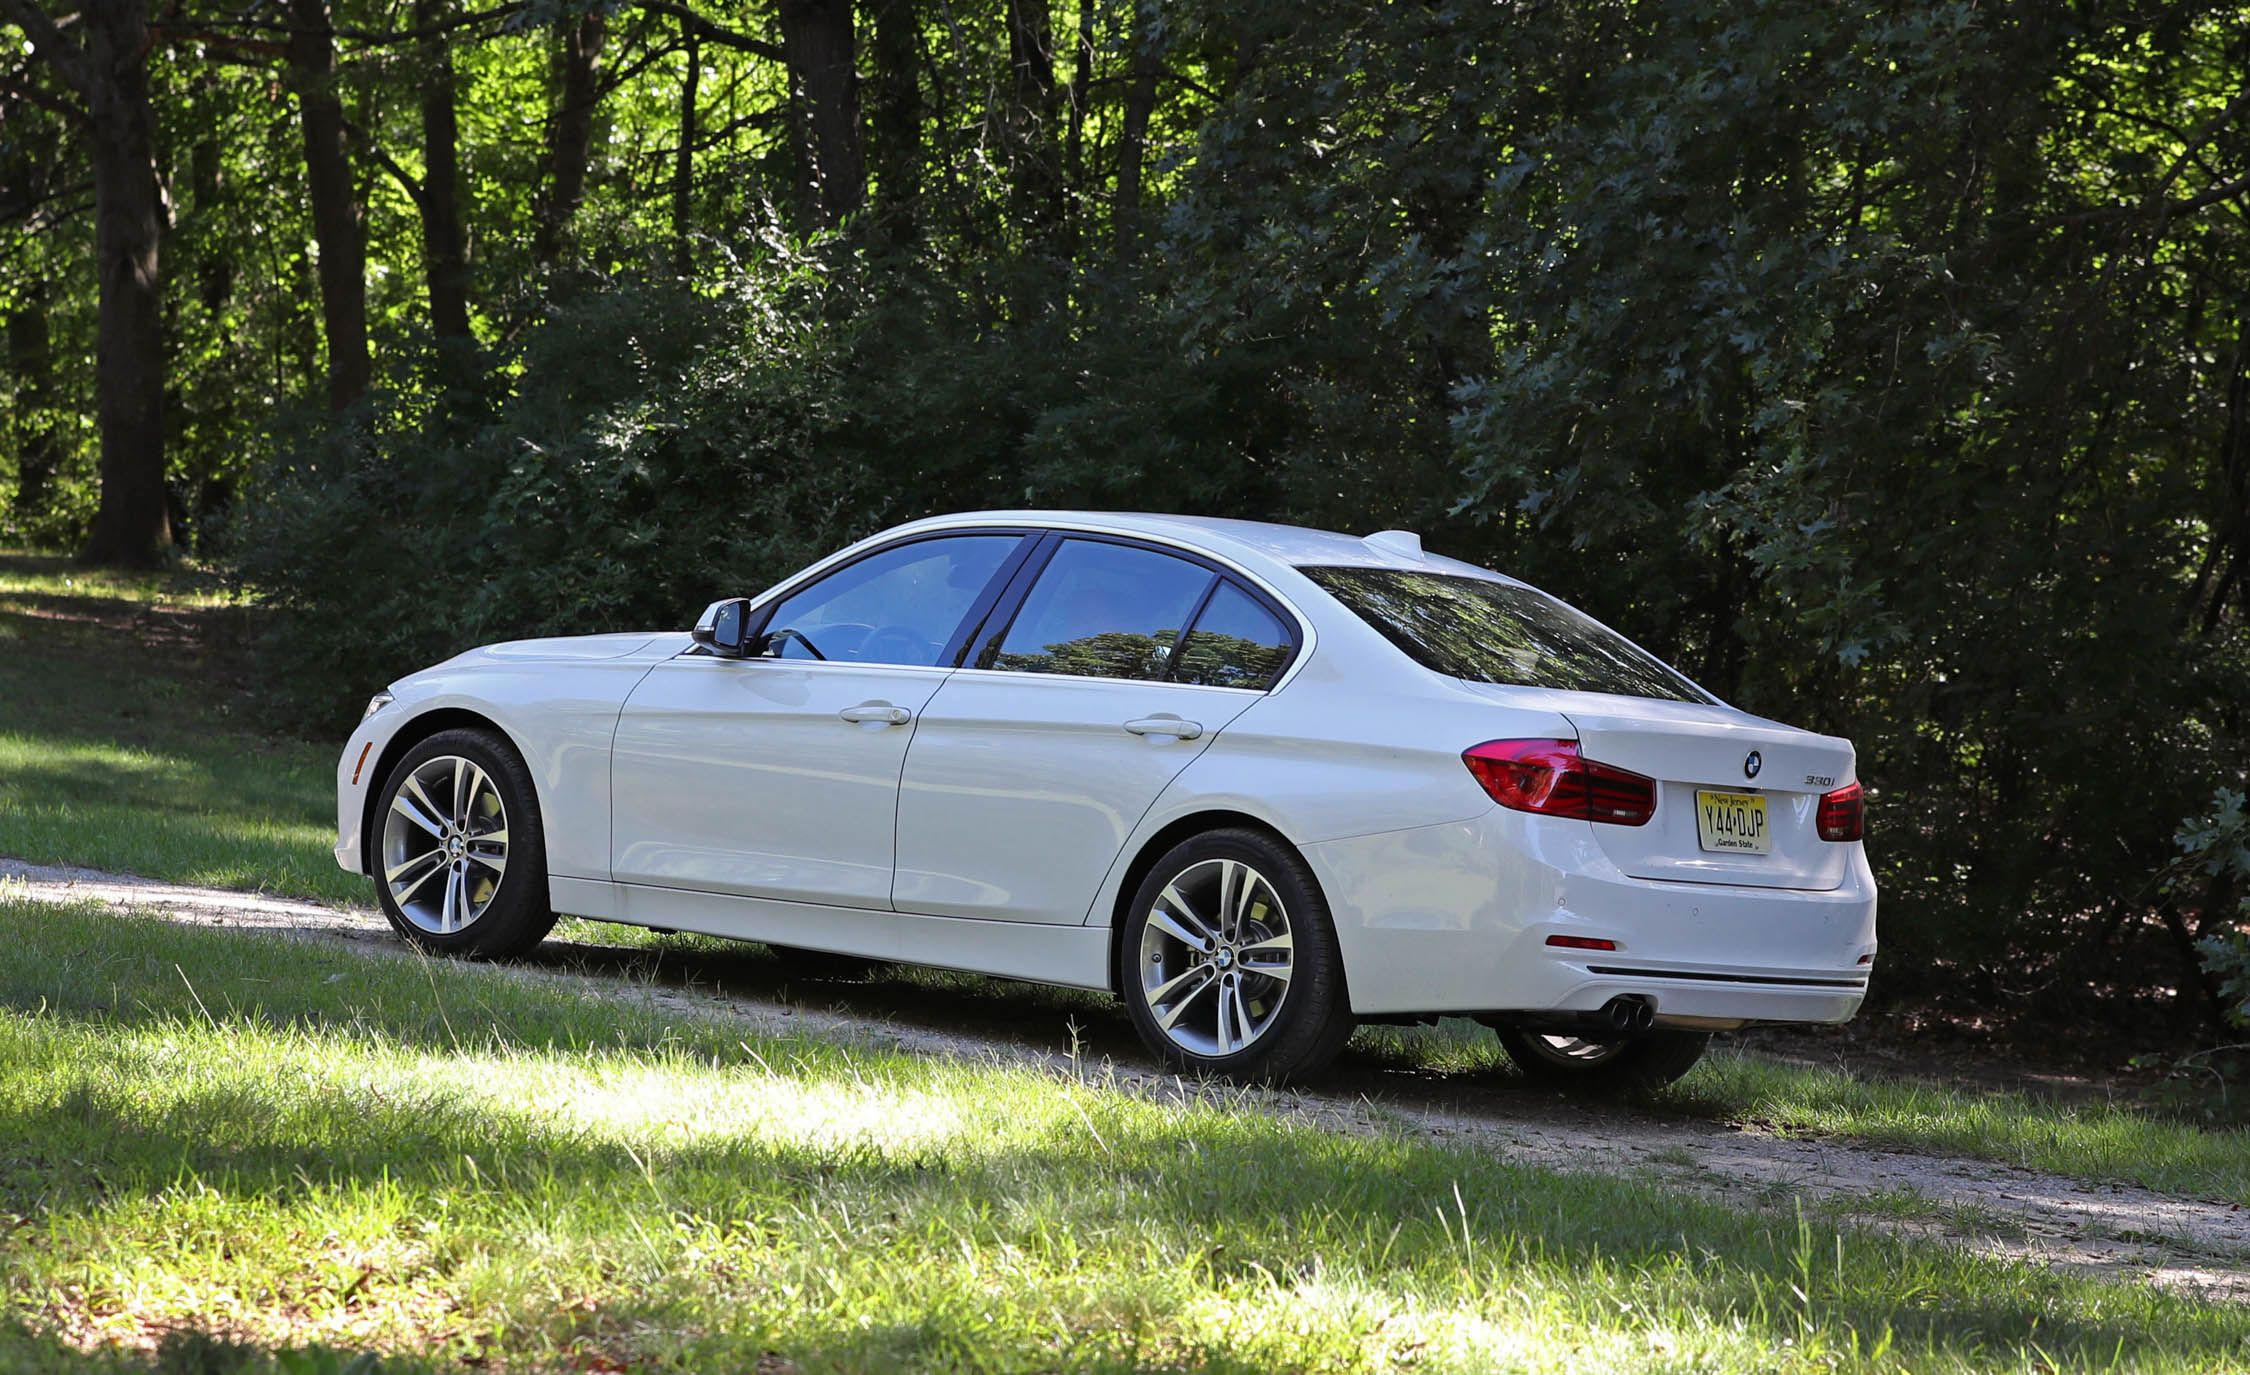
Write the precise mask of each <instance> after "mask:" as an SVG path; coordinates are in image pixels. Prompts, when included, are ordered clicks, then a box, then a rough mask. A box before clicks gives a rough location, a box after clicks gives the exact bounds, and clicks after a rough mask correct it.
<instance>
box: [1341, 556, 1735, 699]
mask: <svg viewBox="0 0 2250 1375" xmlns="http://www.w3.org/2000/svg"><path fill="white" fill-rule="evenodd" d="M1299 571H1301V572H1302V573H1304V575H1305V576H1306V577H1308V578H1311V579H1312V580H1313V581H1314V582H1316V583H1318V584H1320V585H1321V587H1323V588H1325V589H1326V590H1327V591H1328V593H1329V594H1330V595H1331V596H1333V597H1335V598H1336V600H1337V601H1340V602H1342V603H1343V604H1344V605H1345V606H1347V607H1349V608H1351V609H1352V611H1354V612H1355V613H1357V614H1358V616H1359V618H1360V619H1361V620H1363V621H1366V622H1367V623H1368V624H1369V625H1371V626H1374V627H1375V628H1376V629H1377V630H1379V631H1381V632H1382V633H1383V634H1384V636H1385V637H1386V638H1388V639H1389V640H1390V641H1391V643H1393V644H1395V645H1397V646H1398V647H1399V648H1400V649H1403V650H1405V651H1406V652H1407V654H1408V655H1410V656H1412V657H1413V659H1414V660H1415V661H1416V662H1417V663H1419V664H1421V665H1423V666H1424V667H1425V668H1429V669H1433V670H1435V671H1436V672H1439V673H1443V674H1445V675H1446V676H1447V677H1451V678H1466V679H1468V680H1469V681H1471V682H1476V683H1505V684H1508V685H1510V686H1514V687H1539V688H1557V689H1561V690H1564V691H1569V692H1609V693H1615V694H1617V695H1619V696H1622V697H1655V698H1661V699H1663V700H1666V701H1672V702H1709V701H1711V700H1713V699H1712V698H1711V697H1710V695H1709V694H1707V693H1705V692H1704V691H1703V690H1702V689H1700V688H1698V687H1696V686H1695V684H1693V683H1691V682H1689V681H1688V680H1687V679H1686V678H1684V677H1682V676H1681V675H1680V674H1679V672H1678V671H1676V670H1674V669H1673V668H1671V667H1669V666H1668V665H1666V664H1665V663H1664V662H1663V661H1662V660H1660V659H1658V658H1657V657H1656V656H1655V655H1653V654H1650V653H1648V652H1646V651H1645V650H1642V649H1640V648H1638V647H1636V646H1635V645H1634V644H1633V643H1632V642H1631V641H1629V640H1627V639H1626V638H1625V637H1624V636H1622V635H1619V634H1618V633H1617V632H1616V631H1613V630H1610V629H1608V628H1607V627H1605V626H1603V625H1602V624H1600V623H1599V622H1597V621H1595V620H1594V619H1593V618H1591V617H1589V616H1586V615H1585V614H1583V613H1581V612H1578V611H1575V610H1573V609H1572V608H1570V607H1568V606H1565V605H1563V604H1562V603H1561V602H1558V601H1556V600H1555V599H1554V598H1552V597H1550V596H1547V595H1546V594H1545V593H1542V592H1535V591H1533V590H1532V589H1530V588H1528V587H1520V586H1517V585H1516V584H1514V583H1504V582H1495V581H1492V580H1490V579H1486V578H1469V577H1462V576H1460V575H1459V574H1454V573H1422V572H1416V571H1414V570H1412V569H1406V568H1305V569H1301V570H1299Z"/></svg>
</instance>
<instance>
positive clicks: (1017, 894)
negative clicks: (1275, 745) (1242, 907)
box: [892, 670, 1258, 924]
mask: <svg viewBox="0 0 2250 1375" xmlns="http://www.w3.org/2000/svg"><path fill="white" fill-rule="evenodd" d="M1257 700H1258V697H1257V694H1255V693H1251V692H1243V691H1236V690H1230V689H1227V688H1212V687H1196V686H1190V685H1187V684H1181V683H1163V682H1122V681H1117V680H1114V679H1103V678H1075V677H1068V676H1063V675H1051V674H1033V673H1007V672H980V671H976V670H964V671H962V672H960V673H957V674H955V675H954V676H953V677H952V678H951V679H949V680H947V682H946V684H945V686H944V687H942V688H940V689H939V690H938V692H937V694H936V696H934V697H933V698H931V699H930V701H929V704H928V705H927V706H926V707H925V708H924V709H923V711H922V715H921V720H920V721H919V723H918V724H917V725H916V727H915V733H914V743H913V747H912V748H911V749H910V750H908V752H907V760H906V773H905V776H904V778H903V779H902V781H901V786H900V791H899V807H898V877H897V881H896V884H895V886H894V888H893V890H892V897H893V900H894V902H895V904H896V906H897V907H898V909H899V910H900V911H902V912H921V913H928V914H931V915H934V916H953V917H985V918H995V919H1000V920H1008V921H1026V922H1060V923H1067V924H1077V923H1080V922H1083V921H1084V920H1085V919H1086V912H1087V909H1088V908H1089V907H1090V906H1091V905H1092V904H1093V901H1094V892H1095V889H1096V888H1098V887H1099V886H1100V884H1101V881H1102V878H1103V876H1104V875H1105V874H1107V873H1108V871H1109V867H1110V864H1111V863H1112V862H1113V861H1114V860H1115V859H1116V858H1117V853H1118V851H1119V850H1121V849H1123V848H1124V846H1125V840H1126V837H1127V836H1128V835H1130V834H1131V832H1132V829H1133V827H1134V826H1135V825H1136V824H1138V823H1139V821H1140V819H1141V817H1142V816H1143V814H1145V813H1146V812H1147V811H1148V809H1149V807H1150V806H1151V805H1153V804H1154V803H1155V801H1156V797H1157V794H1158V793H1160V792H1162V791H1163V790H1164V788H1165V786H1166V785H1167V784H1169V783H1170V782H1171V781H1172V779H1173V778H1174V777H1176V776H1177V775H1178V774H1179V772H1180V770H1182V769H1184V768H1186V767H1187V766H1188V763H1189V761H1191V760H1193V759H1194V758H1195V757H1196V756H1197V755H1198V754H1200V753H1202V752H1203V750H1204V749H1205V748H1206V747H1208V746H1209V744H1210V743H1211V738H1212V737H1213V736H1214V735H1216V734H1218V732H1219V731H1220V730H1221V729H1222V728H1223V727H1225V726H1226V724H1227V723H1228V722H1230V721H1232V720H1233V719H1234V718H1235V717H1237V716H1239V715H1241V714H1242V712H1243V711H1244V710H1245V709H1247V708H1248V707H1249V705H1250V704H1251V703H1252V702H1254V701H1257ZM1165 717H1172V718H1177V719H1179V720H1180V721H1182V722H1183V725H1182V728H1181V733H1180V734H1169V733H1166V732H1165V731H1164V730H1163V729H1162V727H1161V725H1159V724H1157V722H1158V721H1159V720H1160V719H1161V718H1165ZM1187 722H1193V723H1195V724H1196V725H1198V726H1200V727H1201V731H1200V733H1193V732H1191V730H1190V728H1189V727H1188V726H1187V725H1186V724H1185V723H1187ZM1127 723H1132V726H1133V727H1134V728H1133V729H1130V730H1129V729H1127ZM1191 733H1192V734H1193V738H1186V737H1187V736H1188V735H1190V734H1191Z"/></svg>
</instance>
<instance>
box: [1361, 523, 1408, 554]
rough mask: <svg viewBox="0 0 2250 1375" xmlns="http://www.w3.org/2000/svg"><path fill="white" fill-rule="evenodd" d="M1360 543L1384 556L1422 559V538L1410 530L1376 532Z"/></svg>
mask: <svg viewBox="0 0 2250 1375" xmlns="http://www.w3.org/2000/svg"><path fill="white" fill-rule="evenodd" d="M1360 543H1361V544H1364V545H1366V546H1367V547H1368V548H1370V549H1375V550H1380V551H1381V552H1383V553H1385V554H1403V555H1405V556H1406V557H1407V558H1410V559H1418V558H1420V557H1422V537H1421V536H1420V535H1417V534H1415V533H1414V532H1413V531H1412V530H1377V531H1376V532H1375V533H1374V534H1372V535H1369V536H1368V537H1367V538H1365V539H1363V540H1361V541H1360Z"/></svg>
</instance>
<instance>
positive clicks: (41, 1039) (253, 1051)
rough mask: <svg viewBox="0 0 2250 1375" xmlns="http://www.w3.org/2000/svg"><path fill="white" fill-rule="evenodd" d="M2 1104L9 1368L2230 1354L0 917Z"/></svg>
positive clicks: (621, 1024) (1388, 1145)
mask: <svg viewBox="0 0 2250 1375" xmlns="http://www.w3.org/2000/svg"><path fill="white" fill-rule="evenodd" d="M0 1121H4V1124H5V1127H4V1130H0V1367H4V1368H7V1369H10V1370H26V1369H28V1370H38V1369H55V1370H64V1369H77V1368H79V1367H78V1365H77V1363H76V1362H77V1355H76V1353H77V1351H78V1350H79V1349H80V1348H81V1347H83V1346H85V1345H88V1344H97V1343H102V1342H121V1343H125V1344H127V1345H128V1346H129V1347H133V1348H146V1347H148V1346H150V1345H152V1344H156V1343H162V1342H166V1341H168V1342H169V1343H170V1344H171V1353H170V1357H169V1359H170V1360H171V1362H172V1364H173V1368H175V1369H198V1368H201V1369H213V1370H216V1369H225V1368H228V1367H227V1366H226V1365H224V1364H221V1363H219V1362H218V1361H217V1360H216V1359H214V1358H213V1353H214V1352H215V1351H218V1350H220V1346H219V1344H220V1343H225V1344H230V1345H233V1344H239V1346H238V1347H236V1349H231V1350H226V1351H224V1353H223V1354H224V1356H225V1359H227V1360H234V1359H236V1358H243V1359H244V1360H248V1359H249V1358H250V1356H249V1353H250V1352H258V1351H269V1350H288V1349H293V1348H303V1347H307V1346H310V1345H314V1344H318V1345H321V1346H324V1347H327V1348H329V1349H330V1350H331V1352H332V1353H333V1352H340V1351H349V1350H356V1349H367V1350H377V1351H381V1352H384V1353H387V1357H386V1360H385V1363H384V1368H385V1369H391V1368H394V1367H395V1368H399V1369H419V1368H436V1367H439V1366H444V1365H448V1364H451V1363H456V1362H469V1363H474V1364H477V1365H479V1366H484V1367H489V1368H509V1369H515V1368H533V1369H570V1370H618V1369H624V1368H632V1369H683V1370H698V1371H714V1370H728V1371H736V1370H739V1371H750V1370H752V1369H754V1368H763V1369H766V1370H778V1369H784V1368H786V1367H783V1366H781V1365H780V1364H779V1362H780V1361H781V1360H784V1359H785V1360H787V1361H789V1362H792V1363H794V1365H795V1367H796V1368H798V1369H801V1370H804V1371H819V1370H854V1371H892V1370H1024V1371H1049V1370H1120V1371H1122V1370H1145V1369H1183V1368H1198V1369H1216V1370H1240V1371H1274V1370H1305V1371H1316V1370H1342V1371H1387V1370H1393V1369H1399V1368H1406V1367H1411V1368H1413V1369H1416V1370H1430V1371H1449V1370H1484V1369H1492V1368H1495V1367H1501V1368H1511V1369H1537V1370H1584V1371H1603V1372H1608V1371H1615V1370H1620V1369H1636V1370H1681V1371H1686V1370H1712V1369H1727V1370H1770V1371H1800V1370H1801V1371H1813V1370H1822V1371H1826V1370H1911V1371H1917V1372H1928V1371H1945V1370H1995V1371H2025V1372H2030V1371H2053V1370H2065V1369H2067V1370H2094V1369H2104V1370H2106V1369H2132V1370H2174V1369H2177V1370H2227V1369H2239V1368H2240V1365H2241V1362H2242V1359H2243V1353H2244V1351H2245V1350H2246V1349H2250V1347H2246V1345H2245V1344H2246V1343H2250V1311H2246V1310H2243V1309H2240V1308H2226V1307H2214V1306H2206V1305H2201V1304H2197V1303H2194V1302H2191V1301H2187V1300H2182V1299H2176V1298H2170V1297H2166V1296H2164V1295H2161V1294H2158V1293H2156V1292H2154V1291H2151V1290H2148V1289H2145V1288H2140V1287H2134V1286H2125V1285H2111V1284H2101V1283H2095V1282H2091V1281H2086V1280H2079V1279H2072V1278H2066V1277H2063V1276H2060V1275H2058V1274H2055V1273H2051V1272H2048V1271H2045V1270H2041V1269H2036V1268H2032V1267H2027V1266H2020V1265H2012V1264H2005V1263H2001V1262H1996V1261H1990V1260H1984V1259H1979V1258H1976V1257H1972V1256H1969V1255H1966V1254H1964V1253H1961V1252H1958V1251H1953V1250H1948V1249H1944V1248H1939V1247H1935V1246H1931V1245H1928V1244H1914V1243H1907V1242H1902V1241H1896V1240H1891V1239H1888V1238H1883V1237H1877V1236H1870V1235H1865V1234H1860V1233H1856V1232H1852V1231H1849V1230H1838V1229H1837V1228H1836V1227H1835V1226H1833V1225H1832V1224H1830V1223H1828V1222H1826V1221H1821V1220H1815V1219H1804V1218H1798V1217H1793V1216H1786V1215H1782V1216H1775V1215H1760V1214H1755V1213H1746V1212H1744V1211H1742V1210H1739V1209H1729V1208H1722V1207H1718V1206H1713V1205H1709V1204H1704V1203H1700V1202H1697V1201H1695V1200H1692V1199H1688V1198H1685V1197H1682V1196H1680V1195H1677V1194H1674V1193H1671V1192H1667V1191H1665V1190H1662V1189H1659V1188H1655V1187H1651V1186H1648V1185H1643V1184H1639V1183H1634V1182H1628V1181H1620V1180H1611V1179H1600V1178H1571V1177H1562V1176H1556V1175H1552V1174H1548V1173H1544V1172H1541V1171H1537V1170H1532V1169H1525V1168H1519V1167H1515V1166H1512V1165H1510V1164H1508V1163H1507V1162H1505V1161H1503V1160H1499V1159H1495V1158H1493V1157H1491V1156H1488V1155H1482V1154H1477V1153H1472V1152H1466V1151H1458V1150H1452V1149H1446V1148H1441V1147H1433V1146H1429V1145H1424V1144H1421V1143H1419V1142H1417V1141H1414V1140H1409V1139H1405V1138H1401V1137H1392V1136H1381V1135H1377V1136H1341V1135H1335V1134H1331V1133H1327V1132H1321V1131H1315V1130H1312V1129H1308V1128H1303V1127H1297V1126H1293V1125H1290V1124H1289V1123H1287V1122H1285V1121H1281V1120H1277V1119H1276V1118H1274V1117H1272V1116H1271V1115H1269V1114H1267V1113H1265V1112H1261V1111H1258V1110H1256V1108H1255V1107H1254V1106H1251V1105H1245V1104H1243V1103H1242V1102H1240V1101H1239V1100H1238V1099H1236V1098H1234V1097H1233V1096H1230V1095H1227V1094H1220V1093H1213V1094H1207V1095H1204V1096H1201V1097H1191V1098H1188V1099H1186V1100H1184V1101H1168V1102H1155V1101H1149V1100H1146V1099H1144V1098H1141V1097H1137V1096H1134V1095H1132V1094H1129V1093H1125V1092H1122V1091H1118V1090H1116V1089H1112V1088H1109V1087H1107V1086H1105V1085H1103V1084H1101V1083H1098V1082H1093V1083H1078V1082H1074V1081H1071V1080H1069V1079H1064V1078H1058V1077H1054V1076H1050V1075H1045V1074H1040V1073H1035V1072H1031V1071H1026V1070H1020V1069H1012V1068H1001V1067H997V1066H989V1065H976V1064H967V1063H962V1062H958V1061H945V1060H933V1059H929V1058H924V1057H916V1056H908V1055H902V1054H899V1053H897V1052H895V1051H888V1050H884V1049H880V1048H876V1047H873V1046H847V1045H842V1044H838V1043H836V1042H832V1041H823V1040H815V1039H810V1038H789V1037H777V1036H773V1035H767V1034H761V1033H756V1032H753V1031H751V1030H749V1029H748V1028H747V1027H746V1026H745V1025H744V1024H742V1023H739V1022H734V1021H730V1020H724V1019H713V1020H708V1021H706V1020H701V1019H697V1018H694V1017H683V1016H679V1015H671V1014H660V1013H659V1012H658V1011H657V1010H655V1009H652V1008H642V1007H639V1006H633V1007H623V1008H620V1007H616V1006H611V1005H608V1004H605V1003H602V1002H599V1001H596V1000H592V999H589V998H586V997H584V996H581V995H580V994H579V993H578V992H577V991H576V990H574V989H572V988H571V987H570V986H568V985H567V984H559V985H558V984H555V983H551V982H533V981H529V980H521V979H515V978H510V977H508V976H507V975H505V974H504V973H500V972H497V971H494V970H491V969H484V968H475V967H465V966H453V965H433V964H429V963H425V962H422V961H419V960H416V959H413V958H411V957H406V956H399V957H396V958H390V959H369V958H367V957H365V956H362V955H358V954H354V953H349V952H342V951H334V950H329V949H324V948H320V947H314V946H307V945H305V944H302V943H298V942H291V941H286V940H279V939H273V938H261V937H255V936H248V935H244V934H240V933H232V932H217V931H207V930H194V929H186V928H180V927H174V926H169V925H164V924H160V923H144V922H140V921H135V920H131V919H123V918H119V917H116V916H113V915H110V914H108V913H106V912H98V911H87V910H78V909H69V908H54V907H47V906H31V905H27V904H24V903H21V902H7V901H4V900H0ZM183 1331H185V1332H190V1333H194V1334H196V1335H193V1336H186V1337H183V1336H181V1335H178V1334H179V1333H181V1332H183ZM167 1334H172V1335H169V1336H167ZM239 1348H248V1349H249V1352H246V1351H244V1350H242V1349H239ZM194 1351H200V1353H201V1356H202V1357H203V1358H205V1364H203V1365H201V1366H197V1365H195V1364H193V1363H191V1362H189V1361H188V1356H187V1355H185V1354H183V1353H188V1354H193V1353H194ZM761 1358H764V1359H765V1360H766V1362H767V1363H766V1365H765V1366H763V1367H759V1366H758V1364H757V1363H758V1362H759V1361H760V1360H761ZM118 1359H119V1360H120V1361H121V1362H122V1361H123V1360H124V1358H123V1357H119V1358H118ZM260 1359H262V1358H260ZM342 1365H343V1361H342V1358H341V1357H340V1356H337V1355H334V1354H331V1355H329V1356H327V1357H325V1358H303V1359H302V1360H300V1361H299V1362H298V1364H297V1365H295V1366H294V1367H292V1368H302V1369H314V1368H321V1367H326V1368H330V1369H341V1368H342ZM247 1368H252V1369H255V1368H259V1367H258V1365H257V1364H250V1365H249V1366H248V1367H247Z"/></svg>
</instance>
